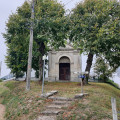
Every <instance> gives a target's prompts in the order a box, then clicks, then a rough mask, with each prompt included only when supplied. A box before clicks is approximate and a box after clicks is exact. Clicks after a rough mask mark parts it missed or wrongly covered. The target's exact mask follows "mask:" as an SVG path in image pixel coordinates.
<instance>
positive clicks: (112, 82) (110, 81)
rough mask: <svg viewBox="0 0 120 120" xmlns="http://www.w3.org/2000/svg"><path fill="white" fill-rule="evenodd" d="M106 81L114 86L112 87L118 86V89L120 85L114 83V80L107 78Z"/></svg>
mask: <svg viewBox="0 0 120 120" xmlns="http://www.w3.org/2000/svg"><path fill="white" fill-rule="evenodd" d="M106 83H108V84H110V85H112V86H114V87H116V88H118V89H120V87H119V85H118V84H117V83H114V81H112V80H110V79H109V80H107V82H106Z"/></svg>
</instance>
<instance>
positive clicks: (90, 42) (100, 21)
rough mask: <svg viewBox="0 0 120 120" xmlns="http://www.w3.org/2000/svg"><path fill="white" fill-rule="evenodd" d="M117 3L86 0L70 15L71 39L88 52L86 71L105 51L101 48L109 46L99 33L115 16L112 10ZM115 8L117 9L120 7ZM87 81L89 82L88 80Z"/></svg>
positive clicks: (106, 0)
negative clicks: (98, 55) (94, 59)
mask: <svg viewBox="0 0 120 120" xmlns="http://www.w3.org/2000/svg"><path fill="white" fill-rule="evenodd" d="M115 4H117V5H118V3H117V1H114V0H111V1H108V0H84V1H83V2H80V3H79V4H78V5H77V6H76V8H75V9H73V11H72V14H71V15H70V20H71V28H70V40H71V41H73V43H74V45H75V46H76V47H77V48H78V47H79V48H81V52H84V53H87V54H88V59H87V65H86V69H85V71H88V72H90V69H91V66H92V61H93V56H94V55H95V54H96V55H97V54H99V53H104V51H101V50H102V49H103V48H106V47H108V46H109V43H106V45H105V46H103V44H104V41H103V40H102V39H100V37H99V35H98V34H99V32H100V29H101V28H102V27H103V25H105V24H106V23H107V22H108V21H110V20H111V17H114V16H115V14H114V11H113V10H112V8H113V7H114V5H115ZM114 9H116V10H117V9H118V7H116V8H114ZM98 41H99V42H98ZM109 53H110V52H109ZM88 77H89V74H88V75H87V78H88ZM85 83H86V84H87V83H88V80H86V81H85Z"/></svg>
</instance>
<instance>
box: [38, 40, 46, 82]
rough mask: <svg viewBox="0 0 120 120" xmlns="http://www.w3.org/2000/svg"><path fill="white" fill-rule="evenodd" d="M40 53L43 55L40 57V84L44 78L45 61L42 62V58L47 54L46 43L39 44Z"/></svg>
mask: <svg viewBox="0 0 120 120" xmlns="http://www.w3.org/2000/svg"><path fill="white" fill-rule="evenodd" d="M39 52H40V53H41V56H39V82H40V81H42V77H43V60H42V56H43V55H44V53H45V45H44V42H41V43H39Z"/></svg>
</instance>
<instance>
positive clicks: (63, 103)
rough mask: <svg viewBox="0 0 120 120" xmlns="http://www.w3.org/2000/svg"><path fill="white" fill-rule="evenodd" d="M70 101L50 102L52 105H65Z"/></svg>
mask: <svg viewBox="0 0 120 120" xmlns="http://www.w3.org/2000/svg"><path fill="white" fill-rule="evenodd" d="M69 103H70V102H69V101H57V100H55V101H53V102H52V103H51V104H54V105H67V104H69Z"/></svg>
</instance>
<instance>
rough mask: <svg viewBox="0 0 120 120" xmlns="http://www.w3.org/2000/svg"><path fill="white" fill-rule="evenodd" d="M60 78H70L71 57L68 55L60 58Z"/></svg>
mask: <svg viewBox="0 0 120 120" xmlns="http://www.w3.org/2000/svg"><path fill="white" fill-rule="evenodd" d="M59 80H65V81H67V80H68V81H69V80H70V59H69V58H68V57H66V56H63V57H61V58H60V59H59Z"/></svg>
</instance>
